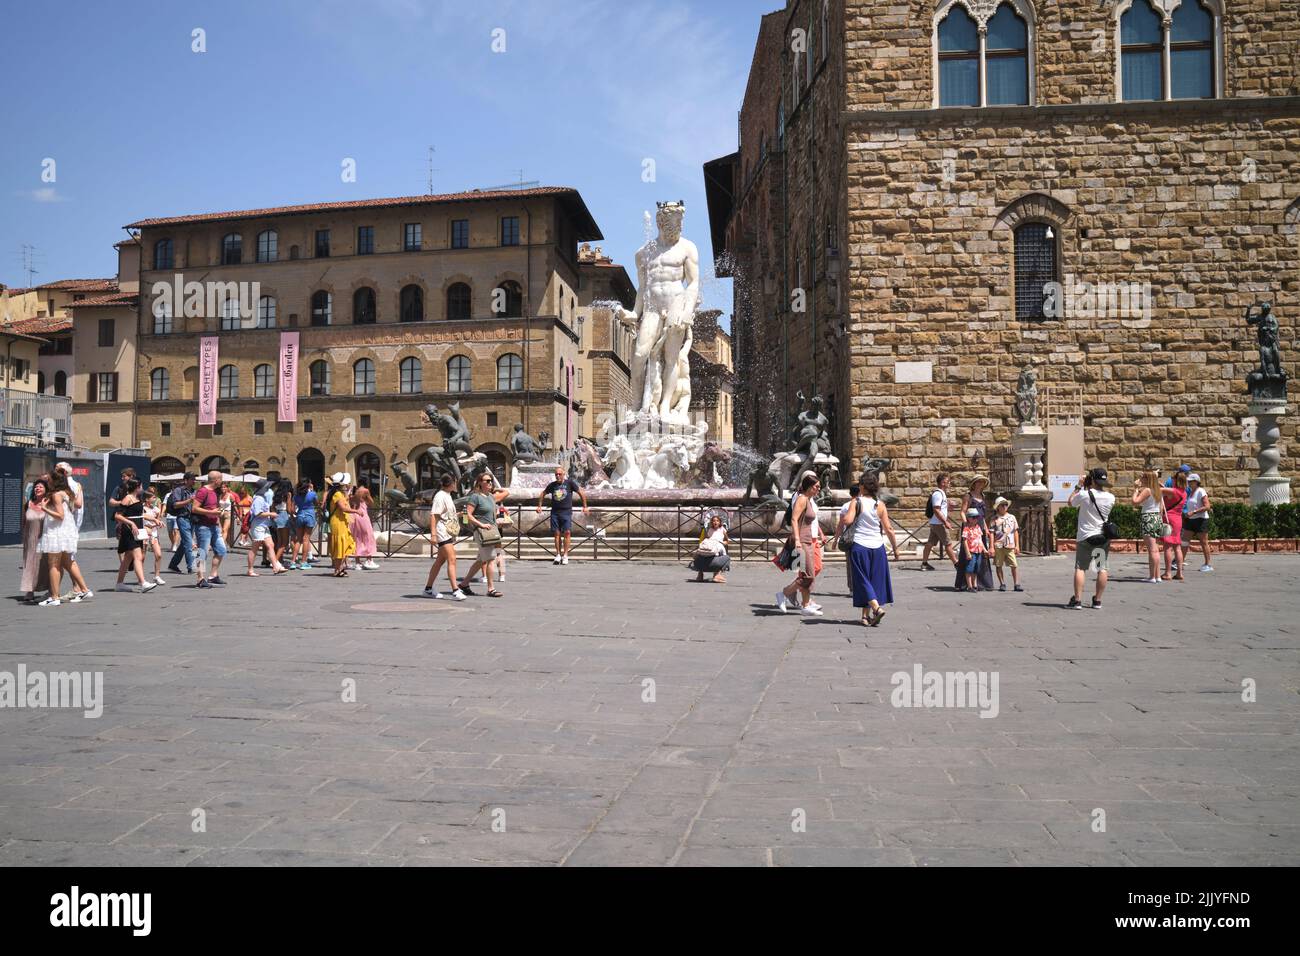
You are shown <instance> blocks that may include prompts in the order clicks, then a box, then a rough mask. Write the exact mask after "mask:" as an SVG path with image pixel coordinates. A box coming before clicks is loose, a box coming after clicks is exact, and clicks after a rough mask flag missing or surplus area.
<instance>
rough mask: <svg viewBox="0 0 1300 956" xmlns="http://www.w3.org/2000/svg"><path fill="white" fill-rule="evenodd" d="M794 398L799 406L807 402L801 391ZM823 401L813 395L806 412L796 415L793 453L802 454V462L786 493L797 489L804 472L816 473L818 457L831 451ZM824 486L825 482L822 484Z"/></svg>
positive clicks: (828, 422)
mask: <svg viewBox="0 0 1300 956" xmlns="http://www.w3.org/2000/svg"><path fill="white" fill-rule="evenodd" d="M795 397H796V398H797V399H798V400H799V404H801V405H802V404H803V403H804V402H805V401H807V399H806V398H804V394H803V392H802V391H799V392H798V393H796V395H795ZM822 405H823V400H822V397H821V396H820V395H814V396H813V397H812V401H811V402H810V403H809V406H808V410H807V411H803V412H800V413H799V415H798V419H797V420H798V424H797V425H796V426H795V430H794V434H793V436H792V438H793V440H794V442H795V446H794V453H795V454H796V455H799V454H802V455H803V460H802V461H801V462H800V463H799V467H797V468H796V469H795V470H794V475H793V476H792V478H791V480H790V483H789V484H788V485H787V486H786V488H787V490H788V491H795V490H796V489H797V488H798V487H799V480H800V478H801V477H802V476H803V473H804V472H805V471H816V470H817V469H816V467H815V466H816V463H817V456H818V455H829V454H830V451H831V443H830V438H829V437H828V436H827V434H826V432H827V431H828V429H829V428H830V419H829V418H827V417H826V415H825V414H824V413H823V412H822ZM823 485H825V482H823Z"/></svg>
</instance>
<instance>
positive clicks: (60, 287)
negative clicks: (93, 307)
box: [36, 279, 117, 292]
mask: <svg viewBox="0 0 1300 956" xmlns="http://www.w3.org/2000/svg"><path fill="white" fill-rule="evenodd" d="M36 288H37V289H40V290H41V291H42V292H114V291H116V290H117V280H116V279H60V280H59V281H58V282H47V283H45V284H44V285H38V286H37V287H36Z"/></svg>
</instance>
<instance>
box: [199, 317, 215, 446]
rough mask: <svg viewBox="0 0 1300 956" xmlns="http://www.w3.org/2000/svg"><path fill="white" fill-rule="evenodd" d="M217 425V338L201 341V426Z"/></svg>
mask: <svg viewBox="0 0 1300 956" xmlns="http://www.w3.org/2000/svg"><path fill="white" fill-rule="evenodd" d="M216 423H217V337H216V336H215V335H205V336H204V337H203V338H201V339H199V424H200V425H215V424H216Z"/></svg>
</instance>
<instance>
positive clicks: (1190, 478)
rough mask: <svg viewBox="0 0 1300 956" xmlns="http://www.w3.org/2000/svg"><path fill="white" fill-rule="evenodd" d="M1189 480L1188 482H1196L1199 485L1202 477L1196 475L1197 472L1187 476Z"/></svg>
mask: <svg viewBox="0 0 1300 956" xmlns="http://www.w3.org/2000/svg"><path fill="white" fill-rule="evenodd" d="M1187 480H1188V481H1195V482H1198V483H1199V482H1200V480H1201V476H1200V475H1198V474H1196V472H1192V473H1191V474H1190V475H1188V476H1187Z"/></svg>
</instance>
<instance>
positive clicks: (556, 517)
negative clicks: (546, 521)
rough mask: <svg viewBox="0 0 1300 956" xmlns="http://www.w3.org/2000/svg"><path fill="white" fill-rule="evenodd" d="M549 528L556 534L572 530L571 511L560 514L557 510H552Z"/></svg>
mask: <svg viewBox="0 0 1300 956" xmlns="http://www.w3.org/2000/svg"><path fill="white" fill-rule="evenodd" d="M551 530H552V531H554V532H555V533H556V534H564V533H565V532H568V531H572V530H573V515H572V513H570V514H560V513H559V512H556V511H552V512H551Z"/></svg>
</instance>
